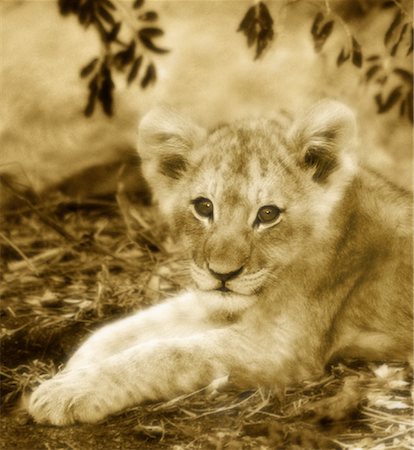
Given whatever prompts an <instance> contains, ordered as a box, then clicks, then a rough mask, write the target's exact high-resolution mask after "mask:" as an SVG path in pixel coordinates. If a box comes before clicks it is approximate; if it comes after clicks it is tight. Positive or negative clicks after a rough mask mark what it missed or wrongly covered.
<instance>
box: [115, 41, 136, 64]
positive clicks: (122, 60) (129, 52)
mask: <svg viewBox="0 0 414 450" xmlns="http://www.w3.org/2000/svg"><path fill="white" fill-rule="evenodd" d="M134 56H135V41H131V42H130V44H129V45H128V47H127V48H126V49H125V50H121V51H119V52H118V53H115V55H114V64H115V67H116V68H117V69H118V70H122V69H123V68H124V67H125V66H126V65H128V64H130V63H131V62H132V60H133V59H134Z"/></svg>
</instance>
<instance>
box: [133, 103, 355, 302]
mask: <svg viewBox="0 0 414 450" xmlns="http://www.w3.org/2000/svg"><path fill="white" fill-rule="evenodd" d="M354 138H355V126H354V117H353V114H352V113H351V111H350V110H349V109H348V108H347V107H345V106H344V105H342V104H340V103H337V102H334V101H323V102H320V103H318V104H316V105H315V106H314V107H313V108H312V109H311V110H309V111H308V112H307V113H306V114H305V115H304V116H303V117H302V118H300V119H299V120H298V121H296V122H294V123H293V124H288V125H287V124H281V123H278V122H277V121H272V120H251V121H240V122H236V123H233V124H230V125H224V126H220V127H218V128H216V129H214V130H212V131H206V130H204V129H202V128H200V127H198V126H197V125H195V124H193V123H192V122H191V121H190V120H188V119H186V118H183V117H182V116H180V115H179V114H177V112H175V111H173V110H171V109H169V108H165V107H164V108H157V109H155V110H153V111H151V112H150V113H149V114H147V115H146V116H145V117H144V118H143V120H142V122H141V124H140V127H139V141H138V151H139V154H140V156H141V158H142V164H143V173H144V175H145V177H146V178H147V180H148V182H149V184H150V186H151V188H152V190H153V193H154V196H155V198H156V200H157V201H158V203H159V207H160V209H161V211H162V212H163V213H164V214H165V216H166V217H167V219H168V220H169V222H170V223H171V225H172V230H173V233H174V234H175V235H176V236H179V237H180V239H181V240H182V241H183V242H184V243H185V244H186V245H187V246H188V247H189V250H190V251H191V254H192V264H191V273H192V276H193V278H194V281H195V283H196V284H197V286H198V287H199V289H201V290H203V291H217V292H222V293H223V295H230V294H231V293H234V294H239V295H242V296H253V295H254V294H257V293H258V292H260V290H261V289H263V288H264V287H265V286H269V285H271V284H275V283H277V282H278V277H279V276H283V275H282V273H281V272H282V270H283V268H286V267H287V266H288V265H290V264H294V263H295V260H296V261H297V258H300V257H303V256H304V255H305V254H306V253H307V252H308V253H309V252H312V251H313V249H314V248H315V246H317V245H318V243H320V242H322V241H321V239H323V236H324V235H325V234H326V233H328V232H329V221H330V217H331V215H332V213H333V211H334V210H335V207H336V205H337V203H338V202H339V201H340V199H341V198H342V195H343V192H344V189H345V187H346V186H347V184H348V183H349V182H350V180H351V179H352V177H353V175H354V173H355V170H356V165H355V164H354V161H353V146H354Z"/></svg>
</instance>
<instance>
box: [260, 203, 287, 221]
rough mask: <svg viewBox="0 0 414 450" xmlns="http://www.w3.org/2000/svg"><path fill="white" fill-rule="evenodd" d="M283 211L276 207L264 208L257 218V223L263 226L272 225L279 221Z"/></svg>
mask: <svg viewBox="0 0 414 450" xmlns="http://www.w3.org/2000/svg"><path fill="white" fill-rule="evenodd" d="M281 212H282V211H281V210H280V209H279V208H278V207H277V206H274V205H269V206H262V207H261V208H260V209H259V211H258V213H257V216H256V223H258V224H263V225H271V224H273V223H275V222H276V221H277V219H279V216H280V213H281Z"/></svg>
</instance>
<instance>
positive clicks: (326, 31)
mask: <svg viewBox="0 0 414 450" xmlns="http://www.w3.org/2000/svg"><path fill="white" fill-rule="evenodd" d="M333 28H334V21H333V20H330V21H329V22H326V23H325V25H324V26H323V27H322V28H321V31H320V32H319V35H318V37H317V42H318V51H321V50H322V47H323V46H324V45H325V42H326V40H327V39H328V37H329V36H330V35H331V33H332V30H333Z"/></svg>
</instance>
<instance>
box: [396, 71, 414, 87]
mask: <svg viewBox="0 0 414 450" xmlns="http://www.w3.org/2000/svg"><path fill="white" fill-rule="evenodd" d="M393 72H394V73H395V74H397V75H398V76H399V77H400V78H401V79H402V80H403V81H405V82H406V83H407V84H408V85H409V86H412V84H413V73H412V72H410V71H408V70H405V69H403V68H401V67H397V68H396V69H394V70H393Z"/></svg>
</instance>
